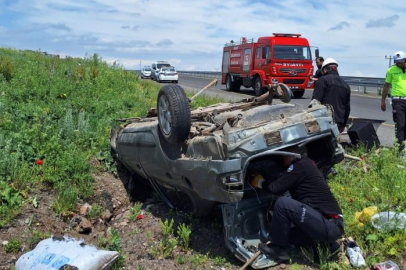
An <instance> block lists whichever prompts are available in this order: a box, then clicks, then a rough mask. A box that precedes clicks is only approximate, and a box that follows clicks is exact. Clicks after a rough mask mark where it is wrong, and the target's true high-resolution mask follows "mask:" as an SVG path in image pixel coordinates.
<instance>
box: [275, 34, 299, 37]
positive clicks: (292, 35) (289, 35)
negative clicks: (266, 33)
mask: <svg viewBox="0 0 406 270" xmlns="http://www.w3.org/2000/svg"><path fill="white" fill-rule="evenodd" d="M272 34H273V35H274V36H275V37H300V36H301V34H285V33H272Z"/></svg>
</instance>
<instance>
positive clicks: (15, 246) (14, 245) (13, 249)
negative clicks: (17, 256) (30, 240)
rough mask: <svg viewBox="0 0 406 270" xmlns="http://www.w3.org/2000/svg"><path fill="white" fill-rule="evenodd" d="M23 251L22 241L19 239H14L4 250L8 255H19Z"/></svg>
mask: <svg viewBox="0 0 406 270" xmlns="http://www.w3.org/2000/svg"><path fill="white" fill-rule="evenodd" d="M20 249H21V241H20V240H18V239H12V240H10V242H8V243H7V245H5V246H4V250H5V251H6V252H7V253H18V252H19V251H20Z"/></svg>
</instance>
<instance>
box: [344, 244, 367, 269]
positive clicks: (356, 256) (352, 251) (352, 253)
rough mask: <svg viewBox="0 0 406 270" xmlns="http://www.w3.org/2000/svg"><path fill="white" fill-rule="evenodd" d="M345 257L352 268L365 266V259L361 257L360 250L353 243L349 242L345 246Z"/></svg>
mask: <svg viewBox="0 0 406 270" xmlns="http://www.w3.org/2000/svg"><path fill="white" fill-rule="evenodd" d="M347 256H348V258H349V259H350V263H351V265H352V266H355V267H360V266H365V259H364V257H363V256H362V250H361V249H360V248H359V246H357V244H356V243H355V242H349V243H348V245H347Z"/></svg>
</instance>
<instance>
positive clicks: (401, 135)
mask: <svg viewBox="0 0 406 270" xmlns="http://www.w3.org/2000/svg"><path fill="white" fill-rule="evenodd" d="M392 108H393V116H394V117H393V118H394V119H393V120H395V122H396V138H397V139H398V143H399V146H400V149H399V150H403V149H405V145H404V141H405V133H406V99H393V100H392Z"/></svg>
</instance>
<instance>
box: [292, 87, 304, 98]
mask: <svg viewBox="0 0 406 270" xmlns="http://www.w3.org/2000/svg"><path fill="white" fill-rule="evenodd" d="M304 93H305V90H304V89H299V90H296V91H293V96H294V97H295V98H301V97H303V95H304Z"/></svg>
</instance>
